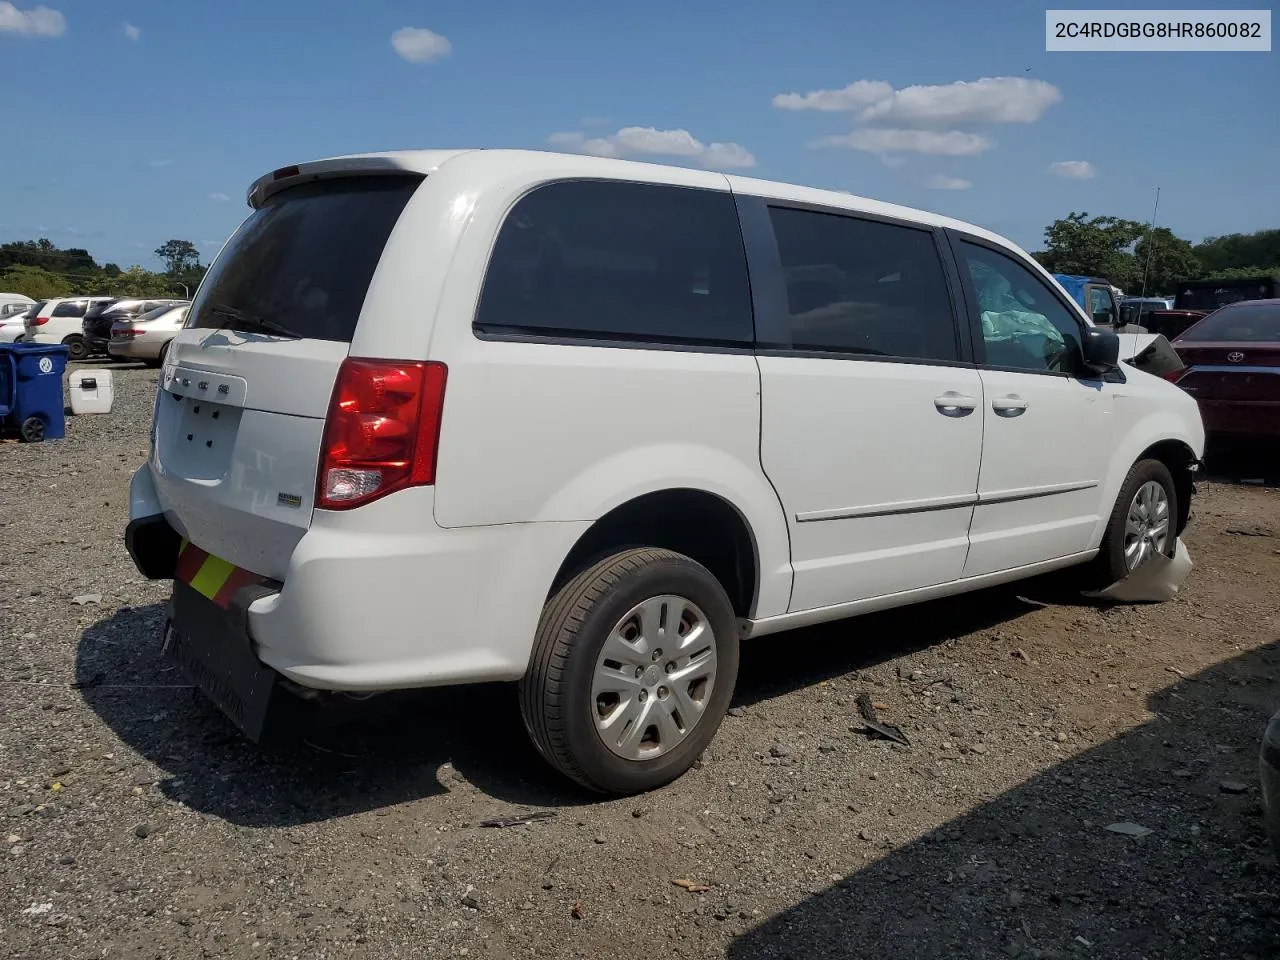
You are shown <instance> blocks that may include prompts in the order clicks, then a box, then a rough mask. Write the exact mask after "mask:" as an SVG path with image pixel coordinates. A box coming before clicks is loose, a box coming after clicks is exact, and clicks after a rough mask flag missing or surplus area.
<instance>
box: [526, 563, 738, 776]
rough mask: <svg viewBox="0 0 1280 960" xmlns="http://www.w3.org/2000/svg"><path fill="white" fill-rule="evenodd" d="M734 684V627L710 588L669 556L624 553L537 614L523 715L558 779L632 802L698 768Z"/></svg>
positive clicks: (723, 599) (704, 575)
mask: <svg viewBox="0 0 1280 960" xmlns="http://www.w3.org/2000/svg"><path fill="white" fill-rule="evenodd" d="M672 618H674V620H673V619H672ZM606 642H608V643H609V648H608V650H607V651H606V649H605V645H606ZM658 644H662V645H663V646H665V647H666V649H665V650H664V649H662V648H661V647H659V646H658ZM633 671H634V672H633ZM708 671H709V678H708V675H707V674H708ZM737 676H738V621H737V617H736V616H735V614H734V610H733V606H732V604H731V603H730V602H729V598H728V595H727V594H726V593H725V590H724V588H723V587H722V586H721V585H720V583H719V581H717V580H716V578H715V577H714V576H712V575H711V573H710V572H709V571H708V570H707V569H706V568H705V567H703V566H702V565H701V564H699V563H697V562H695V561H693V560H691V559H689V558H688V557H686V556H683V555H682V554H678V553H674V552H672V551H670V550H660V549H656V548H639V549H633V550H625V551H622V552H620V553H615V554H614V555H612V556H610V557H607V558H605V559H603V560H601V561H599V562H598V563H596V564H594V565H593V566H591V567H590V568H588V569H587V570H584V571H583V572H582V573H580V574H578V575H577V576H576V577H574V578H573V579H572V580H570V581H569V582H568V583H567V584H565V585H564V587H562V588H561V589H560V590H559V591H557V592H556V594H555V595H554V596H553V597H552V598H551V600H550V601H549V602H548V603H547V605H546V607H545V608H544V609H543V612H542V619H541V621H540V622H539V624H538V632H537V635H536V638H535V640H534V645H533V653H532V656H531V658H530V662H529V668H528V670H527V671H526V673H525V675H524V677H523V679H522V680H521V681H520V710H521V713H522V714H523V716H524V723H525V728H526V729H527V730H528V731H529V736H530V737H531V738H532V739H533V742H534V745H535V746H536V747H537V748H538V751H539V752H540V753H541V754H542V755H543V757H545V758H546V759H547V761H549V762H550V763H551V764H552V766H554V767H556V768H557V769H558V770H560V771H561V772H562V773H564V774H565V775H566V776H568V777H570V778H572V779H573V780H576V781H577V782H578V783H580V784H582V785H583V786H585V787H588V788H590V789H592V790H596V791H599V792H601V793H612V794H630V793H641V792H644V791H646V790H653V789H655V788H657V787H660V786H662V785H663V784H666V783H670V782H671V781H672V780H675V779H676V778H677V777H679V776H680V775H681V774H683V773H684V772H685V771H686V770H688V769H689V768H690V767H691V766H692V765H693V763H694V761H696V760H697V759H698V756H699V755H700V754H701V753H702V751H703V750H705V749H706V747H707V744H708V743H710V742H711V739H712V738H713V737H714V736H715V734H716V730H717V729H718V728H719V726H720V721H721V720H722V719H724V715H725V711H726V710H727V709H728V707H729V701H730V699H731V698H732V696H733V687H734V683H735V681H736V680H737ZM602 687H603V688H606V689H605V690H604V691H603V692H602V689H601V688H602ZM614 691H616V692H614ZM628 731H631V735H628Z"/></svg>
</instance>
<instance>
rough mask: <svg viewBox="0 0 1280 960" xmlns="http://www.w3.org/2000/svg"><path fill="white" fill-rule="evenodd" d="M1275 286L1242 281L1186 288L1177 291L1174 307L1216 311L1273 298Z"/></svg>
mask: <svg viewBox="0 0 1280 960" xmlns="http://www.w3.org/2000/svg"><path fill="white" fill-rule="evenodd" d="M1275 295H1276V286H1275V284H1274V283H1272V282H1270V281H1262V282H1259V281H1256V280H1254V281H1244V282H1238V283H1233V282H1231V281H1229V280H1226V281H1223V282H1222V283H1221V284H1214V285H1212V286H1210V285H1208V284H1206V285H1205V286H1194V287H1192V286H1188V287H1185V288H1184V289H1182V290H1179V291H1178V295H1177V297H1176V298H1175V300H1174V307H1175V308H1176V309H1178V310H1217V309H1218V308H1219V307H1225V306H1226V305H1227V304H1228V303H1238V302H1239V301H1241V300H1260V299H1262V298H1264V297H1274V296H1275Z"/></svg>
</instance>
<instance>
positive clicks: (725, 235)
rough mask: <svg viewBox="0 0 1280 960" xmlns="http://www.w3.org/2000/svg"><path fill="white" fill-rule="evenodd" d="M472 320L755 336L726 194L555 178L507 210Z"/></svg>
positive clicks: (561, 329) (497, 327)
mask: <svg viewBox="0 0 1280 960" xmlns="http://www.w3.org/2000/svg"><path fill="white" fill-rule="evenodd" d="M475 328H476V329H477V330H483V331H503V330H505V331H511V332H519V333H532V334H544V335H548V336H561V337H570V338H575V337H580V338H584V339H593V338H599V339H618V340H630V341H656V342H665V343H685V344H691V345H697V344H702V345H716V344H718V345H749V344H751V343H752V342H753V340H754V326H753V322H752V314H751V292H750V287H749V285H748V283H747V265H746V254H745V252H744V250H743V245H742V236H741V233H740V231H739V229H738V217H737V211H736V209H735V207H734V202H733V197H732V196H730V195H729V194H727V193H716V192H712V191H708V190H693V189H686V188H682V187H668V186H660V185H654V184H643V183H625V182H612V181H595V180H592V181H565V182H562V183H552V184H548V185H546V186H543V187H538V188H537V189H535V190H533V191H532V192H531V193H529V194H527V195H526V196H524V197H523V198H522V199H521V200H520V201H519V202H517V203H516V205H515V206H514V207H513V208H512V210H511V212H510V213H509V214H508V215H507V219H506V221H505V222H504V223H503V225H502V229H501V230H500V231H499V233H498V239H497V242H496V243H495V245H494V250H493V256H492V258H491V260H490V261H489V268H488V271H487V273H486V275H485V279H484V288H483V290H482V291H481V294H480V305H479V308H478V309H477V311H476V318H475Z"/></svg>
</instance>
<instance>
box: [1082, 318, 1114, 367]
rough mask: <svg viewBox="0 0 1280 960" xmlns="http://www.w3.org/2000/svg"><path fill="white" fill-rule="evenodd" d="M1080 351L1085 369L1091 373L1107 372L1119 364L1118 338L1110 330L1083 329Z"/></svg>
mask: <svg viewBox="0 0 1280 960" xmlns="http://www.w3.org/2000/svg"><path fill="white" fill-rule="evenodd" d="M1080 352H1081V354H1082V356H1083V358H1084V365H1085V369H1087V370H1089V371H1090V372H1092V373H1108V372H1109V371H1111V370H1114V369H1116V368H1117V367H1118V366H1120V338H1119V337H1118V336H1116V334H1115V333H1114V332H1113V331H1111V330H1101V329H1099V328H1098V327H1090V328H1089V329H1087V330H1085V332H1084V341H1083V342H1082V343H1081V344H1080Z"/></svg>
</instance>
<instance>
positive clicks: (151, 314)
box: [134, 303, 173, 323]
mask: <svg viewBox="0 0 1280 960" xmlns="http://www.w3.org/2000/svg"><path fill="white" fill-rule="evenodd" d="M172 309H173V304H170V303H166V304H165V305H164V306H162V307H156V308H155V309H154V310H148V311H147V312H146V313H144V314H142V315H141V316H140V317H138V319H137V320H135V321H134V323H146V322H147V321H148V320H159V319H160V318H161V317H163V316H164V315H165V314H166V313H168V312H169V311H170V310H172Z"/></svg>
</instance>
